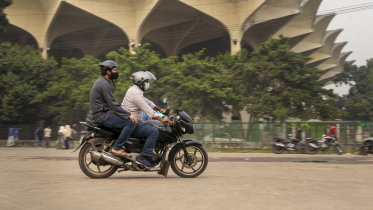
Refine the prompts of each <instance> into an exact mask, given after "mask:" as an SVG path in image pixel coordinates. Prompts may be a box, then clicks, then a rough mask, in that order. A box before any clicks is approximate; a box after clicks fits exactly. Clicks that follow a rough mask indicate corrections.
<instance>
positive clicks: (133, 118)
mask: <svg viewBox="0 0 373 210" xmlns="http://www.w3.org/2000/svg"><path fill="white" fill-rule="evenodd" d="M130 118H131V120H132V122H134V123H137V122H138V121H137V117H136V116H135V115H134V114H131V116H130Z"/></svg>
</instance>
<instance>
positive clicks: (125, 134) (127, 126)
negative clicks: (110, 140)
mask: <svg viewBox="0 0 373 210" xmlns="http://www.w3.org/2000/svg"><path fill="white" fill-rule="evenodd" d="M136 125H137V124H136V123H135V122H132V120H131V119H130V118H128V119H123V118H121V117H119V116H118V115H111V116H110V117H109V118H108V119H107V120H106V121H105V122H104V126H105V127H108V128H118V129H122V132H121V133H120V135H119V137H118V139H117V140H116V142H115V145H114V148H113V149H115V150H121V149H122V147H123V146H124V144H125V143H126V142H127V140H128V138H129V137H130V135H131V133H132V131H133V130H134V129H135V128H136Z"/></svg>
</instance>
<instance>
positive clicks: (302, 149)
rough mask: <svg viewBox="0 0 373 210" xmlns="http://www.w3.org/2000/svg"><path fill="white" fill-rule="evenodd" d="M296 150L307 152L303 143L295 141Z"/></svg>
mask: <svg viewBox="0 0 373 210" xmlns="http://www.w3.org/2000/svg"><path fill="white" fill-rule="evenodd" d="M295 148H296V149H297V150H299V151H300V152H301V153H302V154H307V151H306V148H305V145H304V144H303V143H301V142H299V143H297V145H296V147H295Z"/></svg>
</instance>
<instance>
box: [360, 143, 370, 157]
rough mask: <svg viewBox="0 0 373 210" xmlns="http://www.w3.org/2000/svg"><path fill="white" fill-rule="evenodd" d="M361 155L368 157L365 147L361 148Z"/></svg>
mask: <svg viewBox="0 0 373 210" xmlns="http://www.w3.org/2000/svg"><path fill="white" fill-rule="evenodd" d="M359 154H360V155H368V151H367V150H366V149H365V146H364V145H363V146H360V147H359Z"/></svg>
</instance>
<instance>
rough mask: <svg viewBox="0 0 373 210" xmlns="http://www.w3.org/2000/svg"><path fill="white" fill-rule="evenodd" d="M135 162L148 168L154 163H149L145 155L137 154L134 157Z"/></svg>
mask: <svg viewBox="0 0 373 210" xmlns="http://www.w3.org/2000/svg"><path fill="white" fill-rule="evenodd" d="M136 162H138V163H140V164H143V165H144V166H146V167H148V168H153V167H154V165H153V164H152V163H150V162H149V161H148V160H147V158H146V157H143V156H141V155H140V156H138V157H137V158H136Z"/></svg>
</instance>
